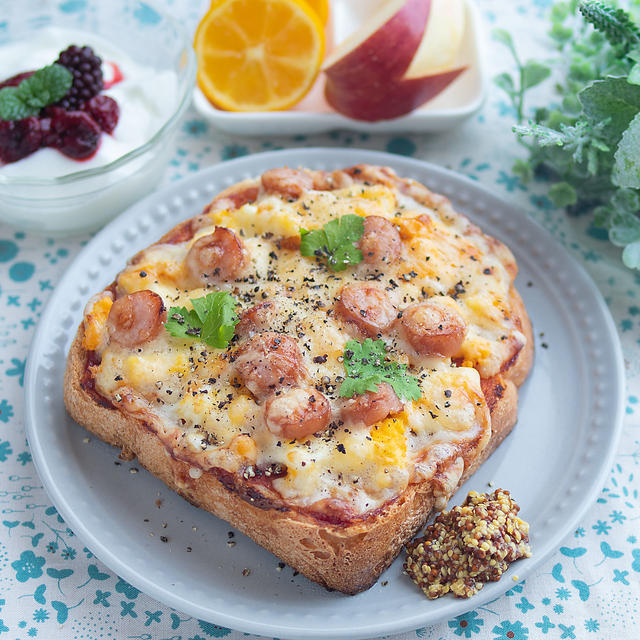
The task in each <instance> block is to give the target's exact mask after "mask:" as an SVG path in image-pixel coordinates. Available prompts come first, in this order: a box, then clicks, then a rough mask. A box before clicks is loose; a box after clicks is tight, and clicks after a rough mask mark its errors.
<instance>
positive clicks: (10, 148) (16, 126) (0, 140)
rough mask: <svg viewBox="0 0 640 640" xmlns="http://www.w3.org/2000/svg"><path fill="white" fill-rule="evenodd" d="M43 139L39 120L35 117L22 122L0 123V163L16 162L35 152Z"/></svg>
mask: <svg viewBox="0 0 640 640" xmlns="http://www.w3.org/2000/svg"><path fill="white" fill-rule="evenodd" d="M43 138H44V133H43V131H42V127H41V123H40V120H39V119H38V118H36V117H31V118H24V119H23V120H1V121H0V161H2V162H7V163H8V162H17V161H18V160H22V158H26V157H27V156H28V155H31V154H32V153H33V152H34V151H37V150H38V149H39V148H40V147H41V146H42V142H43Z"/></svg>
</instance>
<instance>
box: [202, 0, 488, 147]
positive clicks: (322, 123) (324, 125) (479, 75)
mask: <svg viewBox="0 0 640 640" xmlns="http://www.w3.org/2000/svg"><path fill="white" fill-rule="evenodd" d="M353 5H354V3H353V0H333V2H332V4H331V12H332V13H331V16H332V18H330V21H329V24H328V25H327V41H328V42H339V41H341V40H342V39H344V37H345V36H346V35H347V34H348V33H349V31H350V30H351V29H350V27H349V25H348V22H349V20H350V18H352V13H353V8H354V6H353ZM465 13H466V16H465V18H466V22H465V33H464V36H463V44H462V47H461V50H460V52H459V57H458V60H457V63H459V64H460V66H467V69H466V71H465V72H464V73H462V74H461V75H460V77H459V78H458V79H457V80H455V81H454V82H453V83H452V84H451V85H450V86H449V87H448V88H447V89H445V90H444V91H443V92H442V93H441V94H439V95H438V96H436V97H435V98H434V99H433V100H430V101H429V102H428V103H426V104H425V105H424V106H422V107H420V108H419V109H415V110H414V111H412V112H411V113H409V114H408V115H406V116H403V117H401V118H395V119H393V120H381V121H378V122H366V121H359V120H353V119H351V118H347V117H345V116H343V115H340V114H339V113H336V112H335V111H333V109H332V108H331V107H330V106H329V105H328V104H327V102H326V100H325V99H324V76H323V74H322V73H321V74H320V76H319V77H318V80H317V81H316V83H315V85H314V86H313V87H312V89H311V91H310V92H309V94H308V95H307V96H306V97H305V98H304V99H303V100H302V101H301V102H300V103H299V104H297V105H296V106H295V107H294V108H293V109H290V110H287V111H262V112H250V113H237V112H232V111H223V110H221V109H217V108H216V107H214V106H213V105H212V104H211V103H210V102H209V101H208V100H207V98H206V97H205V95H204V94H203V93H202V91H200V89H199V88H197V87H196V90H195V93H194V106H195V108H196V110H197V111H198V113H199V114H200V115H201V116H202V117H204V118H205V119H206V120H208V121H209V122H210V123H211V124H212V125H214V126H215V127H216V128H218V129H220V130H222V131H225V132H227V133H232V134H235V135H247V136H265V135H298V134H312V133H322V132H324V131H331V130H334V129H350V130H353V131H363V132H367V133H374V134H375V133H400V132H405V133H407V132H408V133H428V132H436V131H445V130H447V129H452V128H453V127H455V126H456V125H458V124H459V123H460V122H462V121H463V120H465V119H466V118H468V117H470V116H471V115H473V114H474V113H475V112H476V111H478V109H479V108H480V107H481V106H482V103H483V101H484V98H485V95H486V93H487V86H488V74H487V65H486V60H485V56H484V42H483V38H484V33H483V30H482V24H481V17H480V12H479V10H478V7H477V6H476V3H475V2H474V0H465ZM456 66H458V65H457V64H456Z"/></svg>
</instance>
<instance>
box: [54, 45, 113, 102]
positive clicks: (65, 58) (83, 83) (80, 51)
mask: <svg viewBox="0 0 640 640" xmlns="http://www.w3.org/2000/svg"><path fill="white" fill-rule="evenodd" d="M56 64H60V65H62V66H63V67H66V68H67V69H69V71H71V73H72V74H73V84H72V85H71V88H70V89H69V91H68V92H67V94H66V95H65V96H64V98H62V100H60V102H58V105H59V106H60V107H62V108H63V109H66V110H67V111H70V110H73V109H78V108H79V107H80V105H82V104H83V103H84V102H86V101H87V100H90V99H91V98H93V96H96V95H98V94H99V93H100V92H101V91H102V88H103V86H104V82H103V78H102V60H101V59H100V58H99V57H98V56H97V55H96V54H95V53H94V51H93V49H92V48H91V47H87V46H85V47H78V46H77V45H75V44H74V45H71V46H70V47H68V48H67V49H65V50H64V51H62V52H61V53H60V55H59V56H58V59H57V60H56Z"/></svg>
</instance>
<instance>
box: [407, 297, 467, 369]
mask: <svg viewBox="0 0 640 640" xmlns="http://www.w3.org/2000/svg"><path fill="white" fill-rule="evenodd" d="M401 327H402V332H403V334H404V337H405V338H406V339H407V341H408V342H409V344H410V345H411V346H412V347H413V348H414V349H415V350H416V351H417V352H418V353H419V354H420V355H423V356H436V355H437V356H444V357H450V356H454V355H455V354H456V353H458V351H459V350H460V347H461V346H462V343H463V342H464V336H465V334H466V332H467V326H466V324H465V322H464V319H463V318H462V317H461V316H460V314H459V313H457V312H456V311H455V310H454V309H452V308H451V307H449V306H448V305H446V304H443V303H439V302H438V299H437V298H431V299H430V300H427V301H426V302H420V303H418V304H414V305H411V306H410V307H407V308H406V309H405V310H404V311H403V312H402V319H401Z"/></svg>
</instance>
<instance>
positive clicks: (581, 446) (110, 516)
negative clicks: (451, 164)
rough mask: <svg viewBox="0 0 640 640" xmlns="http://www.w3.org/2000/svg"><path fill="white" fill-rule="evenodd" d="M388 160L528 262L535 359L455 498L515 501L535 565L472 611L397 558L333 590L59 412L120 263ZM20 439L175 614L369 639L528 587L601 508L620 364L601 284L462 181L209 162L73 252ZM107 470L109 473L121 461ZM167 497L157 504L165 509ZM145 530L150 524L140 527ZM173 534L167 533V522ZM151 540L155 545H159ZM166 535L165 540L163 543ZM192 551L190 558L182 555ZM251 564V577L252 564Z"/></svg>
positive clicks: (36, 356) (55, 495)
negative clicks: (475, 493) (506, 419)
mask: <svg viewBox="0 0 640 640" xmlns="http://www.w3.org/2000/svg"><path fill="white" fill-rule="evenodd" d="M358 162H367V163H373V164H385V165H390V166H392V167H394V168H395V169H396V170H397V171H398V173H399V174H400V175H402V176H408V177H412V178H415V179H417V180H419V181H421V182H424V183H425V184H426V185H428V186H429V187H431V188H432V189H433V190H435V191H437V192H441V193H445V194H447V195H449V196H450V197H451V198H452V200H453V202H454V204H455V205H456V206H457V208H458V209H459V210H460V211H462V212H464V213H466V214H468V215H469V216H470V217H471V218H472V219H473V220H474V221H475V222H477V223H478V224H479V225H480V226H482V228H483V229H484V230H486V231H487V232H488V233H490V234H493V235H495V236H497V237H498V238H500V239H501V240H503V241H504V242H506V243H507V244H508V245H509V246H510V247H511V249H512V250H513V252H514V254H515V255H516V258H517V260H518V264H519V266H520V275H519V276H518V280H517V285H518V288H519V290H520V291H521V292H522V295H523V297H524V300H525V303H526V305H527V309H528V310H529V313H530V315H531V318H532V320H533V324H534V329H535V333H536V336H539V335H540V334H541V332H544V339H543V340H542V342H544V343H545V344H546V345H548V348H543V345H542V344H541V341H540V339H539V338H537V339H536V343H537V344H536V346H537V354H536V363H535V366H534V369H533V372H532V374H531V376H530V378H529V380H528V381H527V382H526V383H525V385H524V387H523V388H522V390H521V394H520V420H519V423H518V425H517V426H516V428H515V430H514V432H513V433H512V434H511V435H510V436H509V437H508V438H507V439H506V440H505V442H504V443H503V444H502V446H501V447H500V448H499V449H498V451H497V452H496V453H495V454H494V455H493V456H492V457H491V458H490V459H489V460H488V461H487V462H486V463H485V464H484V466H483V467H482V468H481V469H480V470H479V471H478V472H477V473H476V474H475V476H473V478H472V479H471V480H470V481H469V482H468V483H467V484H466V485H465V486H464V487H462V488H461V489H460V491H459V492H458V493H457V494H456V496H455V498H454V502H456V503H458V502H461V501H462V499H463V498H464V496H465V495H466V494H467V492H468V491H469V490H471V489H475V490H479V491H486V490H488V486H487V483H488V482H489V481H490V480H492V481H493V482H494V484H495V486H499V487H504V488H507V489H509V490H511V491H512V493H513V495H514V496H515V497H516V499H517V500H518V502H519V503H520V504H521V506H522V512H521V513H522V515H523V517H524V518H526V519H527V520H528V521H529V522H530V523H531V532H532V534H531V546H532V550H533V557H532V558H531V559H529V560H522V561H520V562H518V563H516V564H515V565H512V569H511V570H510V571H509V572H508V573H507V574H506V576H505V577H503V579H502V580H501V581H500V582H498V583H492V584H489V585H487V586H486V587H485V588H484V589H483V590H482V591H481V592H480V594H479V595H477V596H475V597H474V598H472V599H471V600H468V601H466V600H457V599H454V598H451V597H445V598H441V599H439V600H435V601H428V600H427V599H426V598H424V596H423V595H422V594H421V593H420V592H419V591H418V589H416V588H415V586H414V585H413V584H412V583H411V582H410V580H409V579H408V578H407V577H406V576H403V575H402V573H401V565H402V559H401V558H400V559H398V560H396V562H395V563H394V564H393V565H392V567H391V568H390V569H389V570H388V571H387V572H386V573H385V574H384V575H383V576H382V578H381V579H380V580H379V581H378V583H377V584H376V585H375V586H373V587H372V588H371V589H370V590H369V591H367V592H365V593H362V594H360V595H357V596H353V597H348V596H344V595H341V594H339V593H335V592H334V593H330V592H328V591H326V590H324V589H322V588H321V587H319V586H318V585H315V584H313V583H311V582H309V581H308V580H306V579H305V578H303V577H302V576H294V575H293V573H292V571H291V569H290V568H288V567H287V568H285V569H284V570H282V571H278V570H277V567H278V560H277V559H276V558H275V557H274V556H273V555H271V554H270V553H268V552H267V551H264V550H263V549H261V548H260V547H258V546H257V545H256V544H254V543H253V542H252V541H251V540H249V539H248V538H245V537H244V536H242V535H240V534H238V533H236V536H235V540H236V541H237V544H236V546H235V547H233V548H229V547H228V546H227V544H226V542H227V532H228V531H229V530H230V527H229V525H228V524H226V523H225V522H223V521H221V520H218V519H217V518H215V517H213V516H211V515H209V514H208V513H206V512H204V511H201V510H199V509H196V508H194V507H192V506H191V505H189V504H188V503H187V502H185V501H184V500H182V499H181V498H179V497H178V495H177V494H174V493H172V492H171V491H169V490H168V489H166V488H165V487H164V485H163V484H162V483H161V482H160V481H159V480H156V479H155V478H153V477H152V476H151V475H150V474H148V473H146V472H144V471H142V470H141V472H140V473H137V474H132V473H130V468H137V466H136V463H135V461H134V462H131V463H122V464H120V465H118V464H117V463H118V458H117V451H115V450H114V449H112V448H111V447H109V446H108V445H106V444H104V443H102V442H99V441H97V440H96V439H95V438H93V437H92V438H91V442H90V443H89V444H86V443H85V442H84V440H85V439H86V436H87V434H86V432H85V431H84V430H82V429H81V428H80V427H78V426H77V425H76V424H75V423H74V422H73V421H72V420H71V419H70V418H69V417H68V416H67V414H66V412H65V409H64V405H63V400H62V375H63V371H64V366H65V357H66V353H67V350H68V348H69V345H70V343H71V340H72V337H73V335H74V334H75V331H76V327H77V325H78V323H79V321H80V319H81V314H82V309H83V306H84V304H85V302H86V300H87V299H88V298H89V297H90V296H91V295H92V294H93V293H94V292H97V291H99V290H101V289H102V287H103V286H105V285H106V284H108V283H109V282H110V281H111V280H112V279H113V276H114V275H115V273H116V272H117V271H118V270H119V269H120V268H121V267H122V266H123V265H124V263H125V260H126V259H127V258H128V257H129V256H132V255H133V254H134V253H136V251H138V250H139V249H142V248H143V247H145V246H146V245H148V244H149V243H151V242H153V241H154V240H156V239H157V238H158V237H159V236H160V235H162V234H163V233H164V232H165V231H166V230H168V229H169V228H170V227H172V226H174V225H175V224H176V223H177V222H179V221H180V220H183V219H185V218H187V217H190V216H192V215H194V214H197V213H199V212H200V210H201V208H202V207H203V205H204V204H205V203H207V202H208V201H209V200H210V199H211V198H212V196H213V195H214V194H216V193H217V192H218V191H220V190H221V189H223V188H225V187H227V186H229V185H231V184H233V183H235V182H237V181H239V180H242V179H244V178H247V177H250V176H254V175H257V174H260V173H261V172H262V171H264V170H265V169H267V168H270V167H275V166H281V165H284V164H287V165H289V166H294V167H295V166H299V165H304V166H307V167H310V168H314V169H334V168H338V167H344V166H349V165H352V164H355V163H358ZM27 362H28V366H27V376H26V384H25V394H26V417H27V433H28V437H29V443H30V445H31V450H32V453H33V457H34V460H35V463H36V466H37V468H38V472H39V473H40V477H41V479H42V482H43V484H44V486H45V487H46V489H47V491H48V492H49V495H50V496H51V499H52V500H53V502H54V503H55V505H56V507H57V508H58V509H59V511H60V513H61V514H62V515H63V516H64V518H65V520H66V521H67V523H68V524H69V526H71V527H72V529H73V530H74V532H75V533H76V534H77V535H78V537H79V538H80V539H81V540H82V541H83V542H84V543H85V544H86V545H87V546H88V547H89V548H90V549H91V550H92V551H93V552H94V553H95V554H96V556H97V557H98V558H100V559H101V560H102V561H103V562H104V563H105V564H106V565H107V566H109V567H110V568H111V569H113V570H114V571H115V572H117V573H118V574H119V575H120V576H122V577H123V578H125V579H126V580H128V581H129V582H130V583H132V584H133V585H134V586H136V587H137V588H138V589H141V590H142V591H144V592H146V593H148V594H149V595H151V596H153V597H155V598H157V599H158V600H160V601H162V602H165V603H166V604H168V605H169V606H171V607H174V608H176V609H178V610H181V611H184V612H186V613H189V614H191V615H193V616H197V617H198V618H200V619H204V620H208V621H212V622H216V623H218V624H220V625H225V626H228V627H232V628H235V629H239V630H242V631H247V632H251V633H258V634H264V635H269V636H278V637H280V638H297V639H300V638H328V637H331V638H336V639H337V638H366V637H372V636H379V635H383V634H390V633H396V632H400V631H405V630H409V629H415V628H417V627H420V626H423V625H427V624H432V623H434V622H436V621H438V620H441V619H444V618H451V617H453V616H456V615H460V614H461V613H463V612H465V611H466V610H468V609H470V608H475V607H477V606H479V605H480V604H482V603H483V602H486V601H488V600H490V599H493V598H496V597H498V596H499V595H500V594H502V593H503V592H504V591H506V590H507V589H509V588H510V587H512V586H513V584H514V582H513V580H512V576H513V575H515V574H517V575H518V576H519V577H520V578H524V577H525V576H526V575H527V574H529V573H530V572H531V571H532V570H533V569H534V567H536V565H538V564H539V563H540V562H542V560H543V559H544V558H545V557H546V556H547V555H548V554H549V553H551V552H552V551H554V550H555V549H556V548H557V547H558V546H559V544H560V543H561V541H562V540H563V538H564V537H565V536H566V535H567V534H568V533H569V532H570V531H571V530H572V528H573V527H574V526H575V524H576V523H577V521H578V519H579V518H580V516H581V515H582V514H583V513H584V512H585V510H586V509H587V508H588V507H589V506H590V505H591V504H592V503H593V502H594V501H595V498H596V495H597V493H598V491H599V490H600V488H601V486H602V483H603V481H604V474H605V473H606V471H607V469H608V468H609V467H610V465H611V460H612V458H613V454H614V451H615V447H616V442H617V439H618V436H619V433H620V430H621V425H622V406H623V395H622V394H623V366H622V356H621V351H620V346H619V343H618V339H617V335H616V331H615V328H614V324H613V322H612V320H611V317H610V315H609V313H608V311H607V308H606V307H605V304H604V301H603V300H602V297H601V296H600V294H599V292H598V290H597V289H596V287H595V285H594V284H593V283H592V282H591V280H589V278H588V277H587V276H586V275H585V273H584V272H583V271H582V269H580V267H578V266H577V265H576V264H575V263H574V262H573V260H572V259H571V258H570V257H569V256H568V255H567V253H566V252H565V251H564V250H563V249H562V248H561V247H560V246H559V245H558V244H556V243H555V241H554V240H553V239H552V238H551V237H550V236H549V235H548V234H547V233H546V232H545V231H544V230H543V229H541V228H539V227H538V226H537V225H536V224H534V223H533V222H532V221H531V220H529V219H528V218H527V217H525V216H524V215H523V214H522V212H520V211H518V210H516V209H514V208H513V207H512V206H511V205H509V204H507V203H505V202H503V201H502V200H500V199H498V198H496V197H495V196H494V195H492V194H491V193H490V192H489V191H487V190H486V189H484V188H483V187H481V186H479V185H478V184H475V183H473V182H471V181H469V180H467V179H465V178H461V177H460V176H458V175H456V174H454V173H452V172H450V171H447V170H445V169H441V168H439V167H436V166H434V165H429V164H427V163H424V162H420V161H417V160H410V159H406V158H402V157H399V156H393V155H389V154H383V153H376V152H371V151H360V150H356V149H349V150H340V149H307V150H304V149H301V150H290V151H278V152H272V153H266V154H260V155H254V156H249V157H246V158H241V159H239V160H233V161H231V162H226V163H224V164H220V165H217V166H215V167H211V168H210V169H207V170H205V171H202V172H201V173H198V174H196V175H193V176H191V177H189V178H186V179H184V180H182V181H181V182H179V183H176V184H174V185H171V186H169V187H167V188H166V189H163V190H161V191H159V192H157V193H155V194H153V195H151V196H149V197H148V198H146V199H145V200H143V201H142V202H140V203H138V204H136V205H135V206H134V207H132V208H131V209H130V210H129V211H127V212H126V213H124V214H123V215H121V216H120V217H119V218H117V219H116V220H114V221H113V222H112V223H111V224H110V225H109V226H108V227H106V228H105V229H104V230H103V231H102V232H101V233H99V234H98V235H97V236H96V237H95V238H94V239H93V240H92V241H91V242H90V243H89V244H88V245H87V247H86V248H85V249H84V250H83V251H82V252H81V253H80V255H79V256H78V257H77V258H76V260H75V261H74V262H73V264H72V265H71V266H70V267H69V269H68V270H67V272H66V273H65V275H64V276H63V278H62V279H61V281H60V283H59V285H58V287H57V289H56V290H55V292H54V293H53V294H52V296H51V299H50V301H49V304H48V306H47V308H46V310H45V311H44V313H43V315H42V319H41V320H40V324H39V327H38V330H37V332H36V335H35V338H34V340H33V344H32V348H31V353H30V354H29V358H28V361H27ZM114 462H115V463H116V464H114ZM158 499H159V500H161V502H159V503H158V504H160V506H157V504H156V501H157V500H158ZM145 518H146V519H148V520H149V521H148V522H145V521H144V519H145ZM163 522H166V523H168V525H167V527H166V528H165V529H163V528H161V523H163ZM150 533H154V536H150V535H149V534H150ZM160 535H165V536H167V537H168V538H169V541H168V543H163V542H161V541H160ZM187 547H191V548H192V552H191V553H188V552H187V551H186V548H187ZM245 568H248V569H250V574H249V575H248V576H243V569H245Z"/></svg>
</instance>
